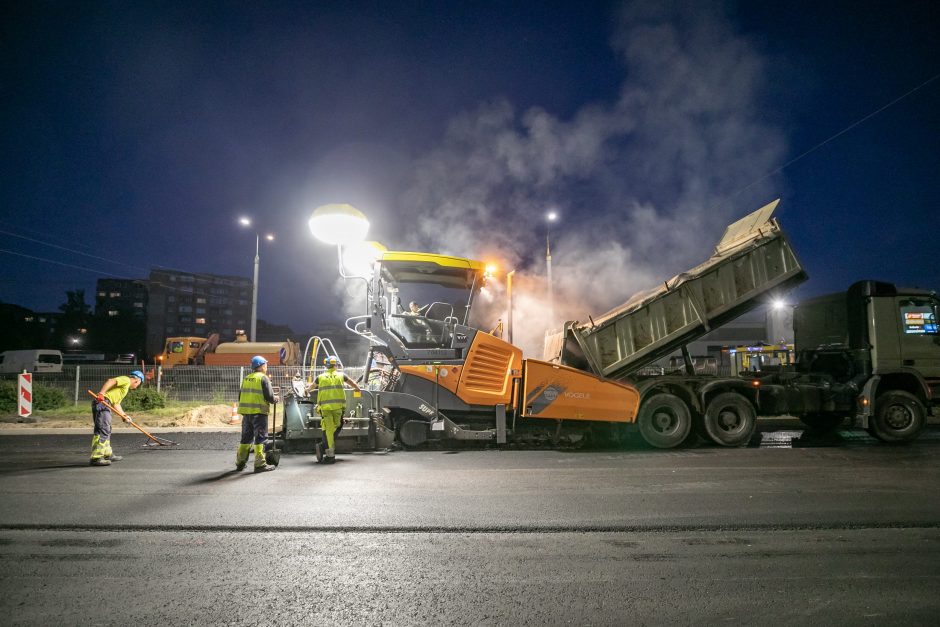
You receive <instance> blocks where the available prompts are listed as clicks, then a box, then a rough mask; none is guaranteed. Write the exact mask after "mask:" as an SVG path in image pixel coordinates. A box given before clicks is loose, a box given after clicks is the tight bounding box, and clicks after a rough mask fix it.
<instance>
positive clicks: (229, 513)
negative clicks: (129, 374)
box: [0, 425, 940, 625]
mask: <svg viewBox="0 0 940 627" xmlns="http://www.w3.org/2000/svg"><path fill="white" fill-rule="evenodd" d="M783 426H786V425H783ZM161 435H162V436H164V437H167V438H170V439H172V440H175V441H178V442H179V443H180V446H178V447H172V448H169V449H156V450H155V449H146V448H142V447H141V446H140V445H141V444H142V443H143V438H142V437H139V436H137V435H133V434H128V433H119V434H116V435H115V437H114V446H115V449H116V451H117V452H118V453H120V454H122V455H124V456H125V459H124V460H123V461H121V462H117V463H115V464H113V465H112V466H111V467H107V468H91V467H89V466H88V465H87V459H88V450H87V448H88V445H89V443H90V434H89V435H0V499H2V501H0V502H2V503H3V505H2V507H0V616H3V617H4V620H3V621H2V622H3V623H4V624H24V625H49V624H76V625H78V624H114V625H118V624H121V625H126V624H130V623H136V624H142V625H146V624H164V625H166V624H170V625H194V624H233V625H234V624H237V625H255V624H263V623H267V622H274V623H278V624H288V625H289V624H297V625H303V624H349V625H361V624H390V625H398V624H406V625H412V624H435V625H436V624H579V625H580V624H604V625H606V624H611V625H613V624H677V623H678V624H701V625H711V624H715V623H719V622H721V623H740V624H748V625H750V624H767V625H771V624H772V625H779V624H846V625H848V624H851V625H858V624H877V625H881V624H905V625H912V624H924V625H927V624H936V618H937V616H940V598H938V596H940V595H938V594H937V590H938V589H940V587H938V584H940V498H938V488H940V455H938V454H940V427H937V426H936V425H932V426H931V427H930V428H929V429H928V431H927V432H926V433H925V434H924V437H923V438H922V439H921V440H920V441H918V442H915V443H913V444H910V445H905V446H886V445H883V444H880V443H877V442H875V441H874V440H872V439H870V438H868V437H867V435H861V434H860V433H858V432H854V431H848V430H846V431H843V432H840V433H839V434H837V435H836V436H833V437H831V438H813V437H810V436H808V435H807V434H804V433H803V432H802V431H801V430H799V429H794V428H781V425H771V426H770V427H764V428H762V432H761V434H760V437H759V439H756V440H755V442H754V445H753V446H752V447H749V448H742V449H724V448H719V447H715V446H707V445H703V444H699V445H695V446H691V447H687V448H683V449H678V450H670V451H659V450H652V449H649V448H647V447H644V446H643V445H642V444H641V443H639V442H636V443H633V444H628V445H627V446H625V447H623V448H619V449H594V450H584V449H582V450H560V451H559V450H459V451H446V450H426V451H417V452H412V451H379V452H370V453H353V454H347V455H343V456H342V457H341V459H340V461H339V462H338V463H337V464H335V465H332V466H322V465H317V464H316V463H314V460H313V457H312V455H309V454H306V453H300V454H290V455H285V456H284V457H283V459H282V461H281V464H280V466H279V468H278V469H277V470H276V471H274V472H270V473H264V474H254V473H251V472H250V470H249V471H244V472H241V473H238V472H235V471H234V470H233V469H232V467H233V463H232V462H233V459H234V448H235V444H236V443H237V434H234V433H231V432H226V433H204V432H203V433H178V434H161Z"/></svg>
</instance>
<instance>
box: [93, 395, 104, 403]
mask: <svg viewBox="0 0 940 627" xmlns="http://www.w3.org/2000/svg"><path fill="white" fill-rule="evenodd" d="M95 398H96V399H97V400H98V402H99V403H103V402H104V394H98V395H97V396H95Z"/></svg>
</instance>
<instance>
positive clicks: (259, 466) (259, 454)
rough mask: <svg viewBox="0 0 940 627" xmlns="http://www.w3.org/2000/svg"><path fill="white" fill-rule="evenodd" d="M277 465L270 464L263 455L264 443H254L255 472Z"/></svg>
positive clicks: (268, 469)
mask: <svg viewBox="0 0 940 627" xmlns="http://www.w3.org/2000/svg"><path fill="white" fill-rule="evenodd" d="M275 468H277V466H271V465H269V464H268V461H267V460H266V459H265V457H264V444H255V472H268V471H270V470H274V469H275Z"/></svg>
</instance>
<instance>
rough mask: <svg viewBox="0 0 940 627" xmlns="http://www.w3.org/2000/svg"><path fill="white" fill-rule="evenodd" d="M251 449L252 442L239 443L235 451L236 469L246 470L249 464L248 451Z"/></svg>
mask: <svg viewBox="0 0 940 627" xmlns="http://www.w3.org/2000/svg"><path fill="white" fill-rule="evenodd" d="M249 451H251V444H239V445H238V450H237V451H236V452H235V470H244V469H245V466H247V465H248V453H249Z"/></svg>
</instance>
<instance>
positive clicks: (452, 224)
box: [399, 2, 786, 357]
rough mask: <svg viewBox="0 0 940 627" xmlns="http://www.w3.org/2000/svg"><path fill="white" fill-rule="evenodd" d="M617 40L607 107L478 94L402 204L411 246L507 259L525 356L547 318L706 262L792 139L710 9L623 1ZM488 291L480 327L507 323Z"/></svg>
mask: <svg viewBox="0 0 940 627" xmlns="http://www.w3.org/2000/svg"><path fill="white" fill-rule="evenodd" d="M611 44H612V46H613V48H614V49H615V51H616V52H617V53H618V55H619V57H620V59H621V60H622V62H623V64H624V68H625V72H626V73H625V78H624V81H623V83H622V86H621V88H620V92H619V97H618V98H617V100H616V101H615V102H613V103H593V104H587V105H585V106H584V107H583V108H582V109H581V110H580V111H578V112H577V113H576V114H575V115H573V116H572V117H571V119H567V120H563V119H559V118H558V117H557V116H555V115H552V114H551V113H550V112H548V111H546V110H545V109H542V108H539V107H533V108H531V109H529V110H527V111H524V112H522V113H517V112H516V110H515V109H514V107H513V106H512V104H511V103H509V102H507V101H505V100H496V101H494V102H490V103H486V104H482V105H480V106H479V107H478V108H477V109H476V110H474V111H470V112H466V113H464V114H462V115H460V116H459V117H457V118H456V119H454V120H453V121H452V122H451V124H450V125H449V128H448V130H447V132H446V135H445V137H444V138H443V140H442V143H441V145H440V146H439V147H438V148H436V149H435V150H433V151H431V152H430V153H429V154H427V155H425V156H423V157H422V158H420V159H419V160H418V162H417V163H416V164H415V169H414V177H413V180H412V182H411V184H410V186H409V188H408V189H407V191H406V192H405V193H404V195H403V197H402V199H401V202H400V203H399V206H400V207H401V209H400V211H399V215H400V216H401V217H402V218H403V220H402V221H403V222H405V223H408V224H409V225H416V228H415V230H414V231H413V232H411V233H410V234H409V239H408V241H407V244H408V245H409V246H410V247H412V249H415V250H427V251H433V252H439V253H445V254H454V255H460V256H467V257H472V258H477V259H492V258H496V259H500V260H502V263H501V266H502V268H503V270H504V271H505V270H508V269H511V268H515V269H516V271H517V272H516V280H517V286H518V289H517V290H516V289H514V314H513V317H514V341H515V343H516V344H518V345H520V346H522V347H523V348H524V349H525V351H526V354H527V355H528V356H535V357H538V356H540V355H541V351H542V341H543V336H544V332H545V331H546V330H548V329H549V327H550V326H551V327H554V328H558V327H560V325H561V323H562V322H564V320H581V321H586V320H587V317H588V315H597V314H600V313H603V312H605V311H607V310H608V309H610V308H611V307H613V306H616V305H618V304H620V303H622V302H623V301H625V300H626V299H627V298H628V297H629V296H631V295H632V294H633V293H634V292H636V291H638V290H640V289H645V288H649V287H651V286H653V285H655V284H657V283H659V282H661V281H663V280H665V279H667V278H669V277H671V276H672V275H674V274H676V273H677V272H681V271H683V270H685V269H686V268H688V267H691V266H692V265H695V264H697V263H699V262H701V261H702V260H704V259H705V258H706V257H707V256H708V254H709V253H710V252H711V247H712V246H714V244H715V243H716V242H717V241H718V239H719V237H720V235H721V232H722V229H723V227H724V226H725V225H727V224H728V223H730V222H731V221H733V220H734V219H737V218H738V217H741V216H742V215H744V214H745V213H747V212H749V211H752V210H754V209H756V208H757V207H759V206H761V205H762V204H764V203H765V202H768V201H770V200H772V199H773V197H774V196H773V195H772V192H771V187H770V183H771V182H770V181H769V180H764V181H760V180H759V179H761V177H762V176H763V175H764V174H765V173H767V172H769V171H771V170H773V169H774V167H775V166H776V165H778V164H779V163H780V162H781V161H782V158H783V156H784V153H785V150H786V143H785V141H784V138H783V135H782V133H781V131H780V130H778V129H776V128H773V127H771V126H769V125H768V124H766V123H764V122H763V121H762V120H761V107H760V97H761V90H762V88H763V84H762V65H763V63H762V59H761V55H760V53H759V51H758V50H757V49H756V48H755V46H754V45H753V44H752V42H750V41H749V40H748V39H747V38H745V37H743V36H742V35H740V34H738V33H736V32H735V29H734V28H733V25H732V23H731V21H730V20H729V19H728V17H727V16H726V15H725V14H724V12H723V10H722V9H721V8H720V7H719V8H716V7H714V6H712V7H708V6H700V3H680V2H651V3H630V4H627V5H625V6H624V7H622V9H621V10H620V11H619V13H618V16H617V23H616V25H615V33H614V36H613V37H612V41H611ZM755 181H758V182H757V183H755ZM752 183H753V185H752V186H751V187H750V188H749V189H748V194H747V195H746V196H745V195H743V194H741V195H735V193H736V192H737V191H738V190H740V189H741V188H744V187H746V186H749V185H751V184H752ZM549 209H555V210H557V211H558V212H559V214H560V216H561V220H560V221H559V222H558V223H556V224H555V225H554V226H553V227H552V232H551V239H552V262H553V268H552V270H553V278H554V280H553V284H554V295H555V296H554V302H555V316H554V320H549V316H548V308H547V306H546V285H545V281H544V279H545V276H544V274H545V261H544V252H545V232H546V221H545V214H546V212H547V211H548V210H549ZM495 287H496V289H497V292H498V290H499V289H500V288H501V286H495ZM490 296H491V297H490V298H489V299H486V298H483V299H480V303H481V304H482V303H485V302H486V301H487V300H488V301H489V302H490V303H491V305H490V307H489V308H487V309H486V310H485V311H483V312H481V313H482V317H483V318H484V319H482V320H481V319H480V318H478V319H477V322H478V325H479V326H480V327H481V328H490V327H491V326H493V323H494V322H495V319H496V318H497V317H502V318H503V319H504V320H505V317H506V306H505V299H504V298H503V297H502V294H501V293H496V294H491V295H490Z"/></svg>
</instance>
